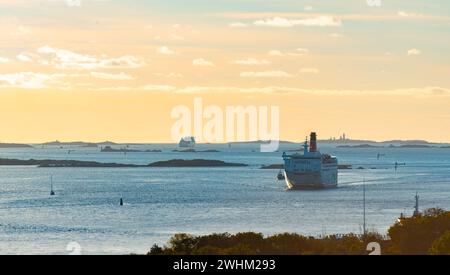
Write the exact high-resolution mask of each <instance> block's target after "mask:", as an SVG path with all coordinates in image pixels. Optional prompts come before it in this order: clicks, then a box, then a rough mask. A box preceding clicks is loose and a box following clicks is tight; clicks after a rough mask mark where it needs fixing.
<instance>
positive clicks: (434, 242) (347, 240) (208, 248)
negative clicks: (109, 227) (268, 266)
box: [148, 208, 450, 255]
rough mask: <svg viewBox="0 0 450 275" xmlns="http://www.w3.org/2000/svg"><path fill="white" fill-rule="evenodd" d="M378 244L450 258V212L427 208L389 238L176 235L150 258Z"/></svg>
mask: <svg viewBox="0 0 450 275" xmlns="http://www.w3.org/2000/svg"><path fill="white" fill-rule="evenodd" d="M371 242H377V243H379V244H380V247H381V254H400V255H401V254H421V255H423V254H445V255H450V211H444V210H442V209H439V208H432V209H427V210H426V211H424V212H423V213H422V214H421V215H419V216H416V217H410V218H404V219H401V220H399V221H398V222H397V223H395V224H394V225H392V226H391V227H390V228H389V230H388V238H385V237H383V236H381V235H379V234H377V233H368V234H366V235H365V236H357V235H354V234H348V235H339V236H338V235H332V236H327V237H324V238H314V237H305V236H302V235H298V234H295V233H283V234H278V235H274V236H269V237H264V236H263V234H261V233H253V232H247V233H238V234H229V233H222V234H211V235H207V236H193V235H189V234H176V235H174V236H173V237H172V238H171V239H170V241H169V243H168V244H167V246H164V247H160V246H158V245H156V244H155V245H154V246H153V247H152V248H151V250H150V252H149V253H148V255H367V254H368V253H370V252H369V251H367V244H369V243H371Z"/></svg>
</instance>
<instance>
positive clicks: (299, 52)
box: [267, 48, 309, 57]
mask: <svg viewBox="0 0 450 275" xmlns="http://www.w3.org/2000/svg"><path fill="white" fill-rule="evenodd" d="M267 54H268V55H269V56H279V57H282V56H294V57H295V56H304V55H307V54H309V50H308V49H305V48H298V49H295V50H294V51H288V52H282V51H279V50H270V51H269V52H268V53H267Z"/></svg>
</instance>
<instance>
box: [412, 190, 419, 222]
mask: <svg viewBox="0 0 450 275" xmlns="http://www.w3.org/2000/svg"><path fill="white" fill-rule="evenodd" d="M419 215H420V212H419V195H418V194H417V193H416V205H415V206H414V215H413V216H414V217H417V216H419Z"/></svg>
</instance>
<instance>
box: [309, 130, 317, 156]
mask: <svg viewBox="0 0 450 275" xmlns="http://www.w3.org/2000/svg"><path fill="white" fill-rule="evenodd" d="M309 151H310V152H317V135H316V133H315V132H312V133H311V137H310V142H309Z"/></svg>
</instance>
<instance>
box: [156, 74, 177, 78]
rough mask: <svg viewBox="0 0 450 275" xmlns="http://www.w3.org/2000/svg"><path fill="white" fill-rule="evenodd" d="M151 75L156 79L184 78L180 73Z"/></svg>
mask: <svg viewBox="0 0 450 275" xmlns="http://www.w3.org/2000/svg"><path fill="white" fill-rule="evenodd" d="M153 75H155V76H158V77H166V78H182V77H184V76H183V75H182V74H180V73H154V74H153Z"/></svg>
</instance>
